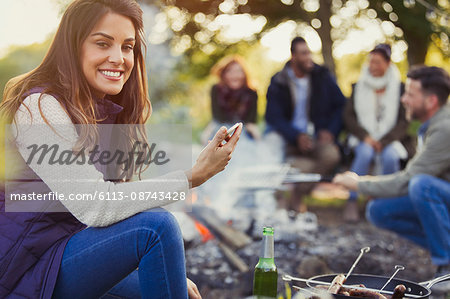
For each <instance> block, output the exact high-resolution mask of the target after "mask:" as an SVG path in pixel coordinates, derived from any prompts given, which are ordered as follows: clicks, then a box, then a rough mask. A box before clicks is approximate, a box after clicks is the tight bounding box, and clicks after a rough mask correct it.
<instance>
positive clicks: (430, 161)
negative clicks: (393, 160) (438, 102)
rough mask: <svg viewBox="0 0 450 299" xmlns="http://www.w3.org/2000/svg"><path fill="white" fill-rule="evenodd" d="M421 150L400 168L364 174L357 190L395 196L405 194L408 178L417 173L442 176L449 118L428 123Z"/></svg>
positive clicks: (448, 156)
mask: <svg viewBox="0 0 450 299" xmlns="http://www.w3.org/2000/svg"><path fill="white" fill-rule="evenodd" d="M428 130H429V131H430V132H428V133H427V136H426V141H425V143H424V145H423V148H422V150H421V151H419V152H418V153H416V155H415V156H414V158H413V159H411V161H410V162H409V163H408V165H407V166H406V168H405V169H404V170H403V171H400V172H397V173H394V174H390V175H383V176H364V177H362V178H361V181H360V182H359V183H358V189H359V191H360V192H361V193H364V194H367V195H370V196H372V197H395V196H403V195H406V194H408V184H409V181H410V179H411V178H412V177H413V176H415V175H417V174H429V175H432V176H435V177H440V176H442V174H443V173H445V172H446V171H448V169H449V165H450V151H449V150H448V149H449V148H450V119H446V120H441V123H440V124H436V125H434V126H430V128H429V129H428Z"/></svg>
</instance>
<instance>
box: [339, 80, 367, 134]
mask: <svg viewBox="0 0 450 299" xmlns="http://www.w3.org/2000/svg"><path fill="white" fill-rule="evenodd" d="M354 90H355V88H354V86H353V91H352V96H351V97H350V98H349V99H348V100H347V103H346V105H345V109H344V123H345V128H346V129H347V131H348V132H349V133H350V134H352V135H355V136H356V137H357V138H358V139H359V140H363V139H364V138H365V137H366V136H367V131H366V130H365V129H364V128H363V127H362V126H361V125H360V124H359V122H358V118H357V116H356V112H355V105H354V99H353V96H354Z"/></svg>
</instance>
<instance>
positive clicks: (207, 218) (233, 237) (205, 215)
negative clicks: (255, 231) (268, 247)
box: [192, 207, 252, 249]
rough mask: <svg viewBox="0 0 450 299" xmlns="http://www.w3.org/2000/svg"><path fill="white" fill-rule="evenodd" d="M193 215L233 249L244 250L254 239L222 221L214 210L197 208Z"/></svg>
mask: <svg viewBox="0 0 450 299" xmlns="http://www.w3.org/2000/svg"><path fill="white" fill-rule="evenodd" d="M192 213H193V214H194V215H195V217H196V218H197V219H198V220H200V221H202V222H203V223H204V224H205V225H206V226H207V227H208V228H209V229H210V230H213V233H214V235H216V236H218V237H219V238H220V239H221V240H222V241H223V242H225V243H226V244H227V245H229V246H231V247H232V248H233V249H239V248H242V247H244V246H246V245H248V244H250V243H251V242H252V239H251V238H250V237H249V236H248V235H247V234H245V233H243V232H241V231H239V230H237V229H234V228H233V227H231V226H229V225H227V224H226V223H225V222H224V221H221V220H220V219H219V217H218V216H217V214H216V213H215V212H214V211H213V210H212V209H207V208H200V207H196V208H195V209H193V211H192Z"/></svg>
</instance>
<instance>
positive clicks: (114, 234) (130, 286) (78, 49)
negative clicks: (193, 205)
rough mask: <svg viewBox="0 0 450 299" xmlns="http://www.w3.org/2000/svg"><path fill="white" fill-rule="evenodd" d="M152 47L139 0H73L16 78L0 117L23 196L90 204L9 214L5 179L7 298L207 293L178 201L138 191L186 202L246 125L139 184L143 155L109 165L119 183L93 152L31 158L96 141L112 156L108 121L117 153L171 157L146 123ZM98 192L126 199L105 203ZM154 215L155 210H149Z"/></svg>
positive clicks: (2, 235)
mask: <svg viewBox="0 0 450 299" xmlns="http://www.w3.org/2000/svg"><path fill="white" fill-rule="evenodd" d="M143 40H144V39H143V24H142V10H141V9H140V7H139V5H138V4H137V2H136V1H135V0H75V1H73V2H72V3H71V4H70V5H69V7H68V8H67V10H66V12H65V13H64V15H63V17H62V20H61V24H60V26H59V28H58V31H57V32H56V35H55V38H54V40H53V42H52V44H51V46H50V49H49V50H48V53H47V55H46V56H45V58H44V60H43V61H42V63H41V64H40V65H39V66H38V67H37V68H36V69H34V70H32V71H31V72H29V73H26V74H24V75H21V76H19V77H16V78H13V79H11V80H10V81H9V82H8V84H7V87H6V88H5V92H4V98H3V101H2V103H1V104H0V119H1V120H3V121H4V120H6V121H7V122H8V123H10V124H11V127H12V131H13V134H14V135H13V137H14V138H12V139H11V143H12V144H11V151H14V152H17V156H18V157H20V159H19V160H18V161H19V162H21V163H22V164H23V166H22V168H21V172H22V173H18V174H15V175H16V176H17V177H12V178H10V179H11V180H12V181H13V182H15V183H16V185H14V186H17V187H16V188H18V190H19V191H21V192H22V193H23V192H25V191H27V192H29V194H34V193H37V194H41V195H42V194H44V195H45V194H62V195H64V198H69V199H70V198H74V196H75V198H76V197H77V195H78V196H80V195H89V196H90V197H91V198H93V200H90V201H77V200H61V201H60V202H56V204H59V206H63V208H64V209H63V211H64V212H63V213H58V212H55V211H54V209H52V208H53V203H45V204H44V205H42V207H43V208H40V209H39V210H38V211H37V212H36V211H33V212H30V211H23V210H22V211H18V212H17V211H16V212H14V213H10V212H9V211H8V202H9V201H10V198H12V197H13V195H14V193H11V187H9V191H8V192H6V191H7V190H5V189H8V188H6V187H5V184H6V183H5V182H0V183H1V184H0V227H1V229H0V254H1V256H0V298H18V297H20V298H40V299H50V298H54V299H57V298H100V297H102V298H118V297H119V298H164V299H165V298H176V299H178V298H180V299H182V298H187V297H188V296H189V297H190V298H201V296H200V294H199V292H198V290H197V287H196V286H195V284H194V283H193V282H192V281H190V280H189V279H187V277H186V269H185V261H184V250H183V240H182V238H181V234H180V229H179V227H178V223H177V221H176V220H175V218H174V217H173V216H172V215H171V214H170V213H169V212H167V211H165V210H163V209H162V208H160V207H161V206H163V205H166V204H169V203H171V202H172V199H171V196H169V198H168V197H166V196H164V197H161V198H158V200H142V201H141V200H133V197H132V196H130V195H132V194H134V195H135V198H134V199H136V195H137V194H139V199H141V194H161V193H162V194H163V195H167V194H169V195H170V194H183V195H182V196H183V198H184V194H185V193H187V192H188V189H189V187H196V186H198V185H200V184H202V183H204V182H205V181H206V180H208V179H209V178H211V177H212V176H214V175H215V174H217V173H218V172H220V171H222V170H223V169H224V168H225V166H226V165H227V164H228V161H229V160H230V159H231V154H232V152H233V151H234V148H235V146H236V143H237V141H238V139H239V135H240V133H241V130H242V126H239V127H238V128H237V129H236V131H235V133H234V134H233V136H232V137H231V138H230V139H229V140H228V141H227V143H226V144H225V145H222V142H223V141H224V140H225V137H226V128H224V127H222V128H220V129H219V131H218V132H217V133H216V135H215V137H214V139H213V140H212V142H211V143H209V145H208V146H206V147H205V149H204V150H203V151H202V152H201V153H200V156H199V157H198V159H197V161H196V163H195V164H194V166H193V167H192V169H190V170H187V171H182V170H179V171H174V172H171V173H168V174H165V175H164V176H161V177H158V178H156V179H149V180H138V181H131V180H132V179H133V178H134V177H135V175H136V174H140V173H141V172H142V168H141V167H139V165H138V164H141V163H138V162H137V160H136V161H134V160H133V163H127V167H122V166H123V165H120V164H119V165H118V166H115V167H112V168H113V169H112V171H113V172H115V173H117V176H115V177H117V179H115V178H113V179H110V176H108V174H107V170H106V168H105V167H102V165H101V164H102V163H101V161H100V160H99V159H96V158H95V151H90V152H89V156H88V157H89V159H84V160H83V159H81V161H80V160H77V162H76V163H69V164H70V165H68V164H67V163H62V164H61V163H51V162H49V163H41V162H42V161H41V162H39V161H38V162H36V161H35V159H30V160H28V159H27V158H29V157H32V154H33V152H32V151H33V145H34V144H42V142H45V143H44V145H45V144H47V145H51V148H53V146H56V147H57V148H58V150H60V151H61V152H63V153H65V154H69V153H80V152H82V151H83V150H84V149H92V148H95V146H96V145H97V141H98V143H99V144H100V146H101V147H106V150H107V148H108V147H109V146H110V144H111V143H112V141H113V140H112V138H113V137H112V136H111V134H112V133H111V134H109V135H108V134H105V133H102V134H100V129H99V128H100V127H101V126H100V125H104V124H124V125H126V126H124V127H125V129H123V133H121V134H123V135H125V140H122V139H121V141H123V142H121V143H124V144H123V146H122V145H119V147H120V148H122V149H125V152H128V153H132V155H130V156H132V157H133V158H135V157H138V158H139V157H146V154H148V153H149V152H150V153H151V154H152V156H151V157H152V158H153V160H149V161H154V162H155V164H156V162H163V161H161V160H160V159H164V158H165V156H161V155H158V153H160V152H156V151H155V150H154V146H149V145H148V143H147V137H146V132H145V127H144V123H145V121H146V120H147V119H148V118H149V116H150V113H151V104H150V100H149V99H148V97H147V94H148V90H147V78H146V71H145V65H144V57H143V53H145V51H144V50H145V45H144V43H143ZM75 125H77V126H75ZM119 131H121V132H122V130H119ZM114 141H115V142H117V140H114ZM49 149H50V147H49ZM133 155H134V156H133ZM65 157H69V156H68V155H67V156H66V155H65ZM100 157H102V156H100ZM130 159H131V158H130ZM82 161H84V162H83V163H80V162H82ZM108 166H110V167H111V165H108ZM128 166H129V167H128ZM24 177H25V178H26V179H25V180H23V178H24ZM30 178H31V179H30ZM35 182H38V183H40V184H38V185H39V186H40V189H39V190H35V189H36V184H35ZM14 190H15V189H14ZM97 194H103V195H105V194H106V196H107V198H116V195H118V196H119V195H120V196H121V198H123V200H117V201H114V202H111V201H107V200H102V198H99V199H98V200H97V199H96V195H97ZM44 197H45V196H44ZM173 200H175V199H173ZM150 209H151V210H152V211H154V213H141V212H144V211H148V210H150ZM137 268H139V270H136V269H137Z"/></svg>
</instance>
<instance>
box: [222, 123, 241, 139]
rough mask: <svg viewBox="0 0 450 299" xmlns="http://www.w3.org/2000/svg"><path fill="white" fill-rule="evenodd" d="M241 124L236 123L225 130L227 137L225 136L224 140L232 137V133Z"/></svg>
mask: <svg viewBox="0 0 450 299" xmlns="http://www.w3.org/2000/svg"><path fill="white" fill-rule="evenodd" d="M240 124H241V123H236V124H235V125H234V126H232V127H231V128H229V129H228V130H227V136H225V139H228V138H230V137H231V136H233V134H234V131H236V129H237V127H239V125H240Z"/></svg>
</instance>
